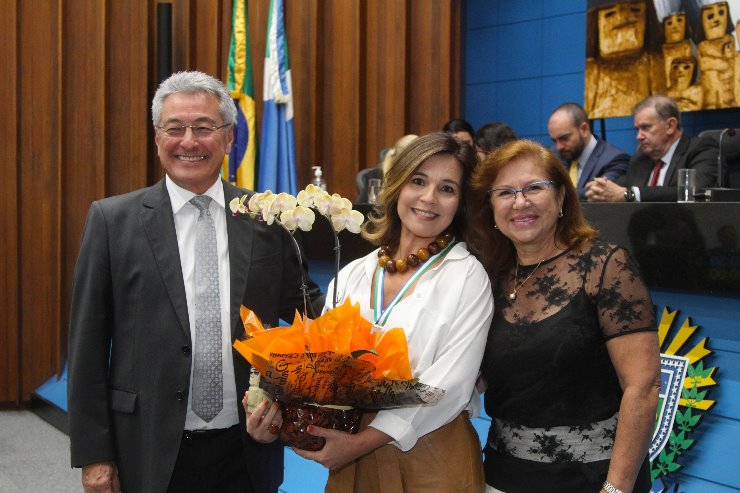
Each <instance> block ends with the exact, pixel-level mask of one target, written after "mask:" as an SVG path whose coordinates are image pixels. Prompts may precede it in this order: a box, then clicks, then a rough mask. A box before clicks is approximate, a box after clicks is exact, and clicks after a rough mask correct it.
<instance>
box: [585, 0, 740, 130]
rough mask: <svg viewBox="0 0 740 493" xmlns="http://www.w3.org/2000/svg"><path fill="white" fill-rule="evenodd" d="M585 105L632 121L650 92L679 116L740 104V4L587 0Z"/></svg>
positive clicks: (592, 112) (593, 112) (596, 114)
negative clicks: (667, 100) (669, 100)
mask: <svg viewBox="0 0 740 493" xmlns="http://www.w3.org/2000/svg"><path fill="white" fill-rule="evenodd" d="M587 5H588V12H587V16H586V19H587V21H586V22H587V26H586V83H585V95H584V101H585V103H584V107H585V109H586V111H587V112H588V114H589V116H590V117H591V118H604V117H611V116H626V115H629V114H631V110H632V107H633V106H634V105H635V104H637V103H638V102H639V101H640V100H642V99H644V98H646V97H647V96H649V95H650V94H657V93H660V94H666V95H668V96H671V97H673V98H674V99H675V100H676V101H677V102H678V106H679V108H680V109H681V111H693V110H703V109H717V108H733V107H736V106H740V51H739V50H740V22H738V24H737V25H736V24H735V23H734V21H737V20H738V18H739V17H740V0H726V1H721V2H713V1H711V0H633V1H621V2H614V1H605V0H588V3H587Z"/></svg>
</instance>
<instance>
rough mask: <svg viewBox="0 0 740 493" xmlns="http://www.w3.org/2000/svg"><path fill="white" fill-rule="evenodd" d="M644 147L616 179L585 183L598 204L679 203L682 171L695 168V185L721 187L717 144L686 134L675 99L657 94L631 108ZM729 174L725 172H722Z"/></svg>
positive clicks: (641, 145)
mask: <svg viewBox="0 0 740 493" xmlns="http://www.w3.org/2000/svg"><path fill="white" fill-rule="evenodd" d="M632 115H633V117H634V119H635V129H636V130H637V142H638V143H639V145H640V147H639V149H638V151H637V152H636V153H635V154H634V156H632V159H631V160H630V165H629V169H628V170H627V174H626V175H624V176H622V178H620V179H619V180H618V182H617V183H614V182H613V181H610V180H607V179H606V178H596V179H595V180H593V181H591V182H589V183H587V184H586V199H587V200H589V201H594V202H635V201H637V202H676V201H677V200H678V190H677V182H678V170H679V169H681V168H693V169H695V170H696V188H697V190H698V189H701V188H707V187H713V186H715V185H717V152H718V149H717V144H716V143H715V142H712V141H711V140H709V139H699V138H697V137H691V136H689V135H685V134H684V133H683V129H682V127H681V112H680V111H679V109H678V104H677V103H676V101H675V100H674V99H673V98H669V97H668V96H663V95H661V94H654V95H652V96H648V97H647V98H645V99H643V100H642V101H640V102H639V103H637V105H636V106H635V107H634V109H633V110H632ZM723 175H726V173H723Z"/></svg>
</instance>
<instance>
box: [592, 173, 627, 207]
mask: <svg viewBox="0 0 740 493" xmlns="http://www.w3.org/2000/svg"><path fill="white" fill-rule="evenodd" d="M583 188H584V189H585V190H586V200H587V201H589V202H624V192H625V191H626V190H627V189H626V188H624V187H620V186H619V185H617V184H616V183H614V182H613V181H609V178H607V177H599V178H595V179H594V180H592V181H590V182H588V183H586V185H584V187H583Z"/></svg>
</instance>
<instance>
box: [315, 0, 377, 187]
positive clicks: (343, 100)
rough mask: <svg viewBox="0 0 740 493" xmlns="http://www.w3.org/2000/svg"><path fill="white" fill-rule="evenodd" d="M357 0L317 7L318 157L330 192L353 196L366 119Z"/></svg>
mask: <svg viewBox="0 0 740 493" xmlns="http://www.w3.org/2000/svg"><path fill="white" fill-rule="evenodd" d="M360 11H361V8H360V2H346V1H344V0H325V1H323V2H322V8H321V9H320V11H319V26H320V29H321V33H322V37H321V39H320V40H319V46H318V49H319V52H318V60H317V62H318V65H319V67H320V69H319V73H318V83H319V93H320V96H319V98H320V99H319V100H318V101H316V105H317V106H316V108H317V109H318V111H320V112H321V116H320V118H321V127H320V128H319V131H320V134H319V135H318V142H317V143H316V144H317V145H318V146H319V156H318V158H319V162H318V163H317V164H321V165H322V166H323V169H324V174H325V177H326V182H327V187H328V190H329V192H338V193H340V194H343V195H349V196H354V193H352V192H354V190H355V187H354V186H349V184H354V179H355V176H356V175H357V171H358V170H359V169H360V165H359V163H360V153H359V150H360V148H361V146H362V145H363V144H364V143H363V142H362V141H361V135H362V133H363V131H364V126H365V122H362V121H361V119H360V117H361V110H362V104H361V101H362V99H361V97H360V92H359V90H358V86H359V85H360V77H361V76H362V72H361V60H362V56H361V53H360V50H359V46H360V36H361V33H362V28H361V25H360V20H361V19H360Z"/></svg>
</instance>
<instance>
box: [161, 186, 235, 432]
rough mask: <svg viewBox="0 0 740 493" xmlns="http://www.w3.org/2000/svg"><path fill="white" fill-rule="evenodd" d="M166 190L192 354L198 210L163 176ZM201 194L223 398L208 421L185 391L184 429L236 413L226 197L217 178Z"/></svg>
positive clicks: (223, 422) (216, 423)
mask: <svg viewBox="0 0 740 493" xmlns="http://www.w3.org/2000/svg"><path fill="white" fill-rule="evenodd" d="M165 179H166V185H167V192H168V193H169V195H170V202H171V203H172V213H173V215H174V216H175V231H176V232H177V246H178V249H179V251H180V264H181V266H182V277H183V281H185V297H186V299H187V303H188V318H189V320H190V341H191V353H190V354H195V351H196V347H195V344H196V343H195V341H196V337H195V223H196V221H197V219H198V216H199V214H200V211H199V210H198V208H197V207H195V206H194V205H193V204H191V203H190V199H192V198H193V197H195V194H194V193H193V192H190V191H188V190H185V189H184V188H182V187H179V186H178V185H176V184H175V182H173V181H172V179H171V178H170V177H169V176H166V178H165ZM203 195H207V196H209V197H211V199H213V200H211V203H210V205H209V209H208V210H209V211H210V213H211V217H212V218H213V223H214V226H215V228H216V244H217V246H218V279H219V282H218V288H219V294H220V298H221V358H222V363H223V364H222V367H223V397H224V406H223V408H222V409H221V412H219V413H218V415H217V416H216V417H215V418H213V420H212V421H210V422H205V421H203V420H202V419H201V418H200V417H199V416H198V415H196V414H195V413H194V412H193V407H192V406H193V401H192V395H191V393H190V392H188V412H187V416H186V417H185V429H186V430H201V429H215V428H229V427H230V426H233V425H235V424H238V423H239V414H238V412H237V405H239V404H238V401H237V396H236V386H235V385H234V361H233V358H232V353H231V342H232V341H231V327H230V323H231V308H230V306H229V305H230V303H229V300H230V299H231V283H230V279H231V270H230V264H229V237H228V234H227V232H226V200H225V198H224V187H223V185H222V184H221V180H220V179H219V180H216V182H215V183H214V184H213V185H212V186H211V188H209V189H208V190H206V192H205V193H204V194H203ZM192 386H193V369H192V363H191V368H190V388H192Z"/></svg>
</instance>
